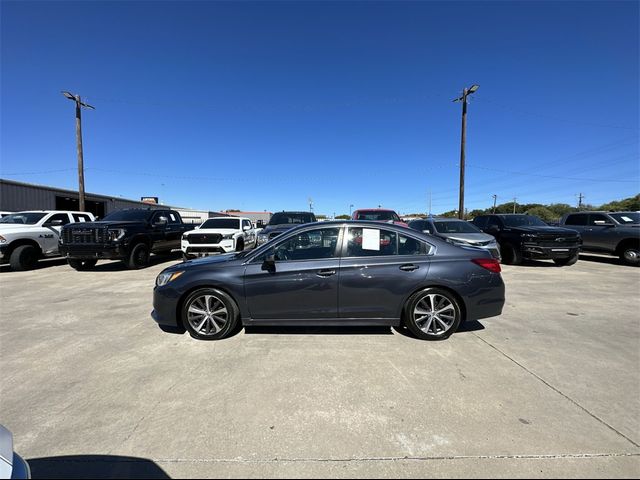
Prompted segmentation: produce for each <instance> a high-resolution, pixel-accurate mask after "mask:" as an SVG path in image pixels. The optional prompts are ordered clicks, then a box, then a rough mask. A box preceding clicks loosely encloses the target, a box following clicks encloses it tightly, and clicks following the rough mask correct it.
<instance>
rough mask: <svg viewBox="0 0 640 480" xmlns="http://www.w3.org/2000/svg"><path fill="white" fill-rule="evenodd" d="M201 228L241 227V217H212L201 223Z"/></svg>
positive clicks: (236, 228)
mask: <svg viewBox="0 0 640 480" xmlns="http://www.w3.org/2000/svg"><path fill="white" fill-rule="evenodd" d="M200 228H233V229H235V230H238V229H239V228H240V219H239V218H211V219H209V220H207V221H206V222H204V223H203V224H202V225H200Z"/></svg>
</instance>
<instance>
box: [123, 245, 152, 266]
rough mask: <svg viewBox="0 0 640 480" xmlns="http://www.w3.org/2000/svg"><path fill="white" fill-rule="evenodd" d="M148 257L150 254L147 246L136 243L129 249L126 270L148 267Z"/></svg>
mask: <svg viewBox="0 0 640 480" xmlns="http://www.w3.org/2000/svg"><path fill="white" fill-rule="evenodd" d="M149 257H150V253H149V247H147V244H146V243H138V244H137V245H135V246H134V247H133V248H132V249H131V252H129V257H128V258H127V260H126V262H125V263H126V265H127V268H128V269H130V270H137V269H138V268H143V267H146V266H148V265H149Z"/></svg>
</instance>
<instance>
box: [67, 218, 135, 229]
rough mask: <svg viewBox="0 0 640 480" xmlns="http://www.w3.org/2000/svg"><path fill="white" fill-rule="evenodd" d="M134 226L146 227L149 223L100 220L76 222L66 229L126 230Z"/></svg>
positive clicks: (68, 225) (69, 224)
mask: <svg viewBox="0 0 640 480" xmlns="http://www.w3.org/2000/svg"><path fill="white" fill-rule="evenodd" d="M133 225H140V226H145V225H147V222H140V221H136V220H129V221H119V222H110V221H108V220H99V221H97V222H76V223H68V224H67V225H65V228H71V227H76V228H105V227H108V228H126V227H130V226H133Z"/></svg>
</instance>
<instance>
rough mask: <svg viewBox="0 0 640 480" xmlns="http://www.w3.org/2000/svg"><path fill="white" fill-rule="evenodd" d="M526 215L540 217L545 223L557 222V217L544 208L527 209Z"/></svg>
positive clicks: (540, 206) (539, 206)
mask: <svg viewBox="0 0 640 480" xmlns="http://www.w3.org/2000/svg"><path fill="white" fill-rule="evenodd" d="M526 212H527V214H528V215H535V216H536V217H540V218H541V219H542V220H544V221H545V222H557V221H558V219H559V217H558V216H556V214H555V213H553V211H552V210H550V209H548V208H547V207H545V206H542V205H537V206H535V207H533V208H529V209H528V210H527V211H526Z"/></svg>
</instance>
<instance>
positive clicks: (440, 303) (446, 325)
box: [413, 293, 456, 335]
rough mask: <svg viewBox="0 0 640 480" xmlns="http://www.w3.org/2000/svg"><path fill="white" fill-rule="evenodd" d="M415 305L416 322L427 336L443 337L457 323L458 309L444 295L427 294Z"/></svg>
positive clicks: (414, 315)
mask: <svg viewBox="0 0 640 480" xmlns="http://www.w3.org/2000/svg"><path fill="white" fill-rule="evenodd" d="M415 305H416V306H415V308H414V309H413V319H414V322H415V324H416V325H417V326H418V328H420V330H422V331H423V332H424V333H426V334H427V335H442V334H443V333H445V332H446V331H448V330H449V329H450V328H451V327H452V326H453V324H454V323H455V321H456V309H455V307H454V305H453V303H452V302H451V301H450V300H449V299H448V298H447V297H445V296H444V295H440V294H438V293H429V294H426V295H424V296H423V297H422V298H421V299H420V300H418V301H417V302H416V304H415Z"/></svg>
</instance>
